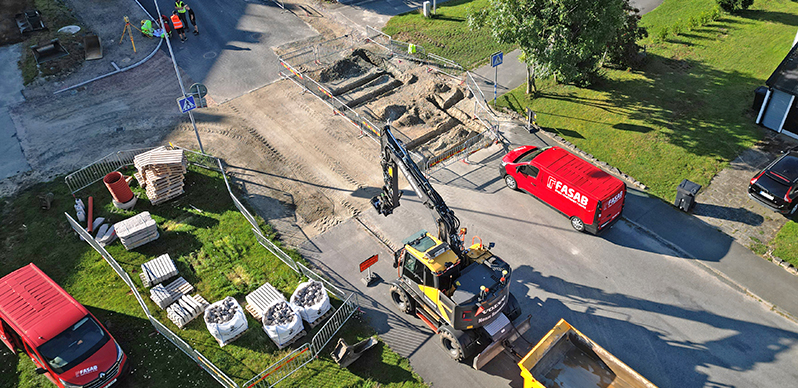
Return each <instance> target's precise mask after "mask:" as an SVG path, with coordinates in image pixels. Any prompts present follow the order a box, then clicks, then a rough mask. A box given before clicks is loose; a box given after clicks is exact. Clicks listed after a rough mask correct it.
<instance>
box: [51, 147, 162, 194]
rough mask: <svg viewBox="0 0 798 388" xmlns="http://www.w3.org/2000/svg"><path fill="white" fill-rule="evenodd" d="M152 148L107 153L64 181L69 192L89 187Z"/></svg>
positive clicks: (131, 162) (73, 192)
mask: <svg viewBox="0 0 798 388" xmlns="http://www.w3.org/2000/svg"><path fill="white" fill-rule="evenodd" d="M153 148H155V147H150V148H140V149H135V150H127V151H118V152H114V153H111V154H108V155H106V156H105V157H103V158H101V159H100V160H97V161H95V162H93V163H92V164H89V165H88V166H86V167H83V168H81V169H80V170H77V171H75V172H73V173H71V174H69V175H67V176H66V177H65V178H64V182H65V183H66V185H67V186H68V187H69V190H70V192H71V193H72V194H75V193H77V192H78V191H80V190H83V189H84V188H86V187H89V186H90V185H91V184H93V183H95V182H97V181H99V180H100V179H103V177H105V175H107V174H108V173H111V172H114V171H116V170H119V169H120V168H122V167H124V166H127V165H130V164H133V157H134V156H136V155H138V154H140V153H143V152H146V151H149V150H151V149H153Z"/></svg>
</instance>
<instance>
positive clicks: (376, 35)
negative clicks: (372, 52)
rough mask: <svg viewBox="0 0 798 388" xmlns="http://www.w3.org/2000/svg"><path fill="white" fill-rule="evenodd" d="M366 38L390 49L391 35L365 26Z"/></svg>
mask: <svg viewBox="0 0 798 388" xmlns="http://www.w3.org/2000/svg"><path fill="white" fill-rule="evenodd" d="M366 39H367V40H368V41H370V42H372V43H376V44H378V45H380V46H382V47H383V48H385V49H386V50H390V47H391V36H390V35H388V34H386V33H384V32H382V31H380V30H378V29H376V28H374V27H371V26H366Z"/></svg>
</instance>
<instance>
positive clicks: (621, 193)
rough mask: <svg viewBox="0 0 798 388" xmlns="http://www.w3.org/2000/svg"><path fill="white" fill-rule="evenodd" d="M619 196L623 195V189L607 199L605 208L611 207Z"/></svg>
mask: <svg viewBox="0 0 798 388" xmlns="http://www.w3.org/2000/svg"><path fill="white" fill-rule="evenodd" d="M621 197H623V191H621V192H619V193H618V194H615V196H614V197H612V198H610V200H609V201H607V206H606V207H605V209H606V208H609V207H611V206H612V205H615V202H618V200H620V199H621Z"/></svg>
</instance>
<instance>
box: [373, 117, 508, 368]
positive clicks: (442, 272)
mask: <svg viewBox="0 0 798 388" xmlns="http://www.w3.org/2000/svg"><path fill="white" fill-rule="evenodd" d="M381 149H382V152H381V156H382V162H381V166H382V170H383V175H384V178H385V185H384V186H383V191H382V193H380V195H378V196H376V197H374V198H372V199H371V203H372V205H373V206H374V208H375V209H377V211H378V212H380V213H381V214H383V215H385V216H388V215H390V214H391V213H393V210H394V209H395V208H397V207H398V206H399V199H400V197H401V190H400V189H399V177H398V172H399V171H401V172H402V174H403V175H404V176H405V178H407V180H408V182H409V183H410V186H411V187H412V188H413V190H414V191H415V192H416V194H417V195H418V196H419V198H421V200H422V202H423V203H424V205H426V206H427V207H428V208H429V209H431V210H433V211H435V212H436V213H437V220H436V221H437V224H438V234H437V236H435V235H433V234H431V233H429V232H427V231H426V230H421V231H419V232H417V233H415V234H413V235H412V236H410V237H408V238H406V239H405V240H404V241H403V248H402V249H400V250H398V251H397V252H395V253H394V263H393V264H394V267H395V268H397V271H398V278H397V279H396V280H393V281H392V282H391V288H390V292H391V299H392V300H393V302H394V304H396V306H397V307H398V309H399V310H400V311H402V312H404V313H407V314H411V315H415V316H417V317H418V318H420V319H421V320H422V321H423V322H424V323H425V324H426V325H427V326H429V328H430V329H432V331H433V332H435V333H437V334H438V335H439V338H440V345H441V347H443V349H444V350H445V351H446V352H447V354H448V355H449V356H450V357H451V358H453V359H455V360H457V361H462V360H464V359H467V358H470V357H471V356H474V355H476V357H474V361H473V365H474V367H475V368H478V367H480V366H481V365H483V364H484V363H485V362H487V361H484V358H483V357H482V353H480V354H477V353H478V352H479V351H480V350H483V349H485V348H486V346H489V345H490V344H497V343H500V342H502V341H504V340H506V339H507V338H508V337H509V336H511V335H512V334H513V333H515V332H517V330H516V329H515V328H514V326H513V323H512V321H513V320H514V319H515V318H517V317H518V316H519V315H520V314H521V310H520V307H519V305H518V302H517V301H516V299H515V297H514V296H513V295H512V294H510V287H509V284H510V276H511V274H512V269H511V268H510V265H509V264H507V262H505V261H504V260H502V259H501V258H499V257H498V256H496V255H494V254H493V253H491V251H490V248H492V247H493V244H489V246H485V245H483V244H482V243H481V242H479V243H475V244H472V245H471V246H469V247H465V246H464V241H463V240H464V237H465V230H460V229H459V228H460V221H459V220H458V219H457V217H456V216H455V215H454V212H452V210H451V209H450V208H449V207H448V206H446V203H445V202H444V201H443V198H441V196H440V195H439V194H438V193H437V192H436V191H435V189H434V188H433V187H432V185H431V184H430V182H429V181H428V180H427V178H426V177H425V176H424V174H422V173H421V171H420V169H419V168H418V165H416V163H415V162H414V161H413V159H412V158H411V156H410V154H409V153H408V152H407V150H406V149H405V148H404V146H403V145H402V144H401V142H400V141H399V140H397V139H396V137H394V135H393V133H392V132H391V129H390V127H389V126H386V127H385V128H384V129H383V134H382V137H381ZM483 353H484V351H483ZM481 358H482V360H483V361H484V362H481V361H480V359H481Z"/></svg>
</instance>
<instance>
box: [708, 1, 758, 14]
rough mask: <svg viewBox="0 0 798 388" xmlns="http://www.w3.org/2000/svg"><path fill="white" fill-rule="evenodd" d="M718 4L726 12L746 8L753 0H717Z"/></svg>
mask: <svg viewBox="0 0 798 388" xmlns="http://www.w3.org/2000/svg"><path fill="white" fill-rule="evenodd" d="M717 1H718V5H720V7H721V8H723V10H724V11H726V12H737V11H742V10H744V9H748V7H750V6H751V5H752V4H754V0H717Z"/></svg>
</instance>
